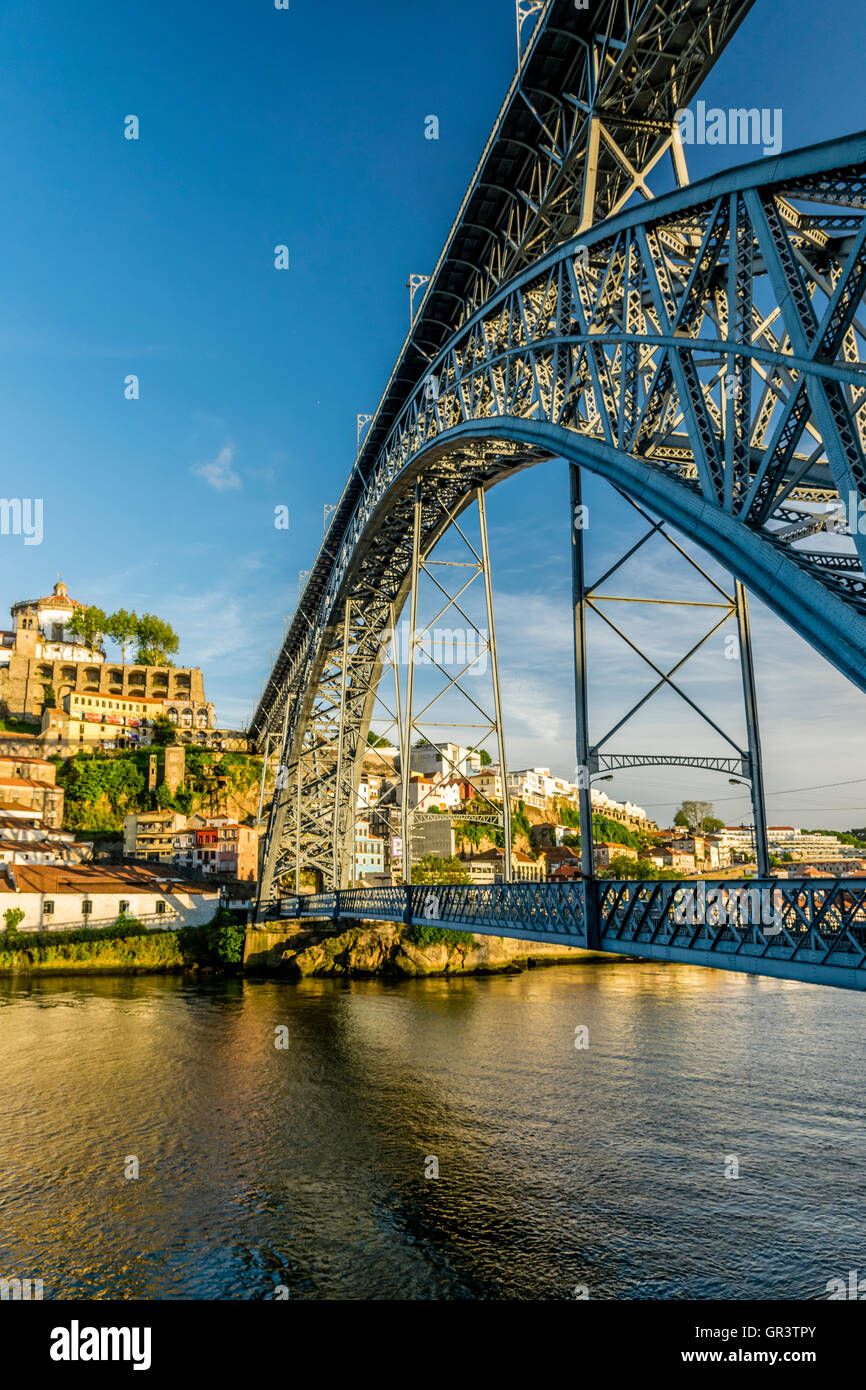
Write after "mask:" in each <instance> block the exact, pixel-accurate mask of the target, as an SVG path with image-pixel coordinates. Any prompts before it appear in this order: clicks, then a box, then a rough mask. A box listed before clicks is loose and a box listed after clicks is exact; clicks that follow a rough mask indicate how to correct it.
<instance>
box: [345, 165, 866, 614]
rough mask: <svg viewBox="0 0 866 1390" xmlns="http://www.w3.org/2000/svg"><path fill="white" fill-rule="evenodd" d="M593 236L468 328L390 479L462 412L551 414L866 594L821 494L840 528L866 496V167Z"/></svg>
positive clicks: (429, 390) (858, 594)
mask: <svg viewBox="0 0 866 1390" xmlns="http://www.w3.org/2000/svg"><path fill="white" fill-rule="evenodd" d="M815 204H817V205H818V206H817V210H816V209H815V208H814V206H813V207H812V208H811V210H810V205H815ZM839 208H844V209H846V211H844V212H840V211H838V209H839ZM852 208H855V209H857V211H856V212H851V211H850V209H852ZM588 240H589V245H588V246H587V247H583V246H577V247H575V246H574V244H572V245H571V246H570V247H567V248H564V249H563V250H562V252H561V253H560V254H558V255H556V256H552V257H548V258H547V259H546V261H545V262H544V266H543V268H542V269H540V270H539V271H538V272H536V273H534V274H533V273H529V274H527V275H524V276H522V277H520V279H519V280H518V281H517V282H515V283H514V284H513V286H512V287H511V288H510V289H509V290H507V291H505V292H503V293H501V294H500V295H498V296H496V297H495V298H494V300H493V302H492V304H491V305H490V306H488V308H487V309H486V310H485V311H483V312H482V313H479V314H478V315H476V317H475V318H474V319H473V320H472V321H471V322H470V323H468V324H467V325H466V327H465V328H464V330H463V331H462V332H461V333H459V334H457V335H456V336H455V338H454V339H453V340H452V342H451V344H450V345H449V347H448V348H447V350H446V351H445V352H443V353H442V354H441V355H440V357H439V358H438V359H437V361H436V362H435V363H433V364H432V366H431V372H430V377H429V378H428V380H427V381H426V382H423V383H421V384H420V385H419V388H418V390H417V391H416V393H415V395H414V396H413V398H412V399H411V400H410V401H409V402H408V403H407V405H406V407H405V408H404V410H403V412H402V414H401V416H400V417H399V419H398V420H397V422H396V423H395V426H394V428H393V430H392V431H391V434H390V436H389V437H388V440H387V442H386V444H385V447H384V449H383V451H382V455H381V457H380V461H379V465H378V468H377V471H376V475H375V477H374V479H373V480H372V483H371V488H372V490H373V491H378V490H380V489H381V487H382V486H383V485H387V484H388V482H389V481H390V479H391V478H393V477H394V476H395V474H396V473H397V472H399V471H400V470H401V469H402V468H404V467H405V466H406V465H407V464H408V463H409V462H410V461H411V459H412V458H413V457H415V456H416V455H418V454H419V453H421V452H422V451H423V450H424V449H429V448H431V447H432V446H433V445H435V443H436V441H437V439H438V438H439V437H440V436H442V435H444V434H447V432H448V431H450V430H453V429H454V428H456V427H458V426H461V425H466V424H468V423H470V422H478V421H483V420H484V419H485V418H488V419H491V420H493V419H499V418H502V417H516V418H518V419H527V420H535V421H544V422H547V423H549V424H552V425H557V426H561V427H564V428H567V429H570V430H575V431H578V432H579V433H581V434H582V435H584V436H586V437H588V438H591V439H596V440H598V441H599V442H601V443H604V444H607V445H609V446H612V447H614V448H616V449H618V450H620V451H622V452H623V453H627V454H630V455H632V456H635V457H637V458H639V459H641V460H643V461H646V462H648V463H651V464H652V465H653V466H654V467H655V468H658V469H660V470H663V471H665V472H667V473H670V474H673V475H674V476H676V477H677V478H678V480H680V481H681V483H682V485H683V486H684V487H687V488H691V489H693V490H695V491H698V492H699V493H700V494H701V495H702V496H703V497H704V498H705V499H706V500H707V501H708V502H710V503H711V505H712V506H713V507H716V508H718V509H719V510H722V511H725V512H727V513H728V514H729V515H732V516H733V517H735V518H736V519H738V520H739V521H741V522H742V523H743V524H745V525H746V526H747V527H748V528H750V529H751V530H753V531H756V532H758V533H759V534H760V535H761V536H762V538H763V539H765V540H766V541H767V543H768V544H770V545H773V546H775V547H778V548H779V549H781V550H782V551H783V552H784V553H785V554H786V555H787V556H788V557H790V558H791V559H792V560H794V562H795V563H796V564H797V565H798V566H800V567H802V568H804V569H806V570H809V571H810V572H811V573H812V574H813V576H814V577H816V578H817V579H818V580H819V581H820V582H821V583H823V584H825V585H830V586H833V587H834V588H835V589H837V590H838V591H841V592H842V593H843V594H844V595H845V597H846V599H848V600H849V601H850V602H851V603H852V604H854V605H856V606H858V607H862V608H863V609H864V610H866V580H864V560H866V537H864V536H863V535H862V534H860V532H859V528H858V527H855V528H854V531H855V534H853V535H852V536H851V538H850V540H848V541H842V540H841V539H838V538H837V539H835V540H834V541H832V542H828V540H827V535H828V530H827V524H828V517H827V511H828V509H827V508H824V510H823V511H821V510H820V509H819V510H814V509H813V510H810V509H809V506H808V505H807V506H805V507H804V506H803V505H802V504H803V503H806V504H810V503H812V504H814V503H815V502H824V503H831V504H833V508H832V509H831V510H832V518H831V524H832V527H833V528H834V532H833V534H834V535H835V536H837V537H838V535H839V531H841V529H842V525H841V523H842V519H843V513H844V517H845V518H846V519H847V518H849V517H850V515H851V512H852V510H854V511H856V506H855V507H854V508H852V505H851V499H852V498H853V499H854V500H855V503H859V502H860V501H861V500H863V499H866V464H864V442H866V368H864V364H863V346H864V335H866V314H864V310H863V303H862V301H863V295H864V289H866V184H864V174H863V168H862V167H861V166H859V165H857V166H854V167H849V168H845V169H842V170H839V171H830V172H829V173H824V172H822V173H819V174H813V175H804V176H801V177H798V178H794V179H790V180H785V181H784V182H783V183H782V184H781V185H779V186H777V187H770V188H767V187H763V188H749V187H745V188H741V189H734V190H732V191H731V192H730V193H726V194H724V195H720V196H716V197H712V198H705V199H704V200H702V201H701V202H699V203H696V204H695V205H692V206H689V207H686V208H685V209H683V210H681V211H678V212H677V213H675V214H669V213H668V214H661V215H659V216H658V217H657V218H653V217H650V216H648V215H647V216H646V217H645V218H644V219H642V220H637V219H634V218H624V219H622V222H621V225H620V227H619V230H617V231H615V232H611V234H609V235H607V236H605V235H603V229H599V230H598V231H596V232H595V233H593V235H592V237H591V238H589V239H588ZM837 526H838V528H839V531H837V530H836V529H835V528H836V527H837ZM822 533H823V535H822ZM804 540H805V541H808V544H806V545H804V544H803V542H804Z"/></svg>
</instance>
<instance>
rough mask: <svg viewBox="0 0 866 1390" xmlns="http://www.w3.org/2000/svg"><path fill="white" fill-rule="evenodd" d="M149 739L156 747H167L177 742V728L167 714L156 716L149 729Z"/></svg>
mask: <svg viewBox="0 0 866 1390" xmlns="http://www.w3.org/2000/svg"><path fill="white" fill-rule="evenodd" d="M150 739H151V742H152V743H155V744H156V746H157V748H169V747H170V746H171V745H172V744H173V743H177V728H176V726H175V725H174V724H173V723H172V721H171V720H170V719H169V717H168V715H167V714H158V715H157V716H156V718H155V719H154V721H153V728H152V729H151V731H150Z"/></svg>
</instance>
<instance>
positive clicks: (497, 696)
mask: <svg viewBox="0 0 866 1390" xmlns="http://www.w3.org/2000/svg"><path fill="white" fill-rule="evenodd" d="M477 497H478V520H479V521H480V523H481V560H482V563H483V565H484V596H485V598H486V600H487V633H488V637H487V641H488V645H489V647H490V661H491V666H492V671H491V675H492V677H493V713H494V716H495V719H496V743H497V747H498V749H499V771H500V774H501V776H502V830H503V847H504V864H503V877H504V880H505V882H506V883H510V882H511V872H512V871H511V798H510V796H509V794H508V763H507V762H506V757H505V726H504V724H503V722H502V694H501V690H500V686H499V652H498V650H497V646H496V624H495V621H494V617H493V576H492V575H491V573H490V547H489V545H488V543H487V511H486V508H485V505H484V489H483V488H482V487H480V488H478V491H477Z"/></svg>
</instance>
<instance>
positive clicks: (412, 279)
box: [406, 275, 430, 328]
mask: <svg viewBox="0 0 866 1390" xmlns="http://www.w3.org/2000/svg"><path fill="white" fill-rule="evenodd" d="M429 283H430V276H429V275H410V276H409V279H408V280H407V281H406V288H407V290H408V291H409V327H410V328H411V327H412V325H413V323H414V322H415V295H416V292H417V291H418V290H420V288H421V286H422V285H427V284H429Z"/></svg>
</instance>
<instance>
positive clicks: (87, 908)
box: [81, 898, 93, 917]
mask: <svg viewBox="0 0 866 1390" xmlns="http://www.w3.org/2000/svg"><path fill="white" fill-rule="evenodd" d="M92 912H93V903H92V902H91V901H90V899H89V898H85V899H84V902H83V903H82V904H81V913H82V916H84V917H89V916H90V915H91V913H92Z"/></svg>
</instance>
